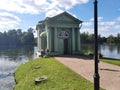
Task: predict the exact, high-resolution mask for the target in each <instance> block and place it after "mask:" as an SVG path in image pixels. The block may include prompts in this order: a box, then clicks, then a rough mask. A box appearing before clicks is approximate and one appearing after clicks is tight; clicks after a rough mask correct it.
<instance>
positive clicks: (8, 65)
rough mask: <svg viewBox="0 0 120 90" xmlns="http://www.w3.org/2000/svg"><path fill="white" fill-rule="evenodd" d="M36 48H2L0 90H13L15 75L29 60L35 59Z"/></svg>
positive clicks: (0, 48)
mask: <svg viewBox="0 0 120 90" xmlns="http://www.w3.org/2000/svg"><path fill="white" fill-rule="evenodd" d="M35 52H36V47H33V46H25V47H4V46H3V47H0V90H13V87H14V85H15V82H14V77H13V73H14V71H15V70H16V68H17V67H18V66H19V65H20V64H21V63H24V62H27V61H28V60H31V59H34V58H35V57H36V56H35Z"/></svg>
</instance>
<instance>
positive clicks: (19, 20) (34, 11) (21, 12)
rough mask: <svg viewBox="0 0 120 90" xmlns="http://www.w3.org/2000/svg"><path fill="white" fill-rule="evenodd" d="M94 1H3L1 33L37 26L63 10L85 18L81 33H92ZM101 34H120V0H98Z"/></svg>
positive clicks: (0, 18)
mask: <svg viewBox="0 0 120 90" xmlns="http://www.w3.org/2000/svg"><path fill="white" fill-rule="evenodd" d="M93 1H94V0H0V32H4V31H7V30H10V29H13V28H15V29H18V28H21V29H22V30H23V31H25V30H27V29H28V28H29V27H34V28H35V26H36V24H37V23H38V21H40V20H43V19H45V17H52V16H54V15H57V14H59V13H62V12H64V11H67V12H69V13H70V14H71V15H73V16H75V17H77V18H78V19H80V20H82V21H83V26H82V28H81V30H80V31H81V32H89V33H93V32H94V29H93ZM98 20H99V34H101V35H102V36H108V35H110V34H113V35H116V34H117V33H120V0H98Z"/></svg>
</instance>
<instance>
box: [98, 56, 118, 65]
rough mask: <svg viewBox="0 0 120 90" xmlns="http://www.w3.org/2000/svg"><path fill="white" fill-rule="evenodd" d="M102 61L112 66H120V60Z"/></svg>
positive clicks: (104, 59)
mask: <svg viewBox="0 0 120 90" xmlns="http://www.w3.org/2000/svg"><path fill="white" fill-rule="evenodd" d="M100 60H101V61H103V62H107V63H110V64H114V65H117V66H120V60H119V59H113V58H102V59H100Z"/></svg>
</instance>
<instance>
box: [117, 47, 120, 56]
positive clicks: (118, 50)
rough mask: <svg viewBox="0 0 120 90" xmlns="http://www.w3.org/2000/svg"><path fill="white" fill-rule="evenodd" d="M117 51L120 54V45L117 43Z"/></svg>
mask: <svg viewBox="0 0 120 90" xmlns="http://www.w3.org/2000/svg"><path fill="white" fill-rule="evenodd" d="M117 53H118V54H120V45H117Z"/></svg>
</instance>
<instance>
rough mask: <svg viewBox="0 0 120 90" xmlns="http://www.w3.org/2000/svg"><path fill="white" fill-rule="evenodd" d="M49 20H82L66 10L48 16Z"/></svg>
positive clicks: (78, 21)
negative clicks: (50, 16)
mask: <svg viewBox="0 0 120 90" xmlns="http://www.w3.org/2000/svg"><path fill="white" fill-rule="evenodd" d="M49 19H50V20H51V21H68V22H77V23H81V22H82V21H81V20H79V19H77V18H75V17H74V16H72V15H71V14H69V13H67V12H63V13H61V14H58V15H56V16H54V17H52V18H49Z"/></svg>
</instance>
